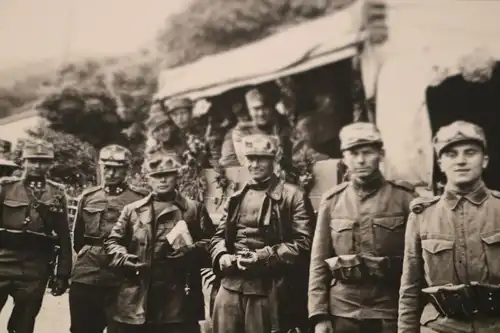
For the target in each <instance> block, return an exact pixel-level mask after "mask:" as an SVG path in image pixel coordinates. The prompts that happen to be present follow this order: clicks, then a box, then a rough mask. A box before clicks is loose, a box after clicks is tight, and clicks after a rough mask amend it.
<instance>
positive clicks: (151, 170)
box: [143, 152, 182, 176]
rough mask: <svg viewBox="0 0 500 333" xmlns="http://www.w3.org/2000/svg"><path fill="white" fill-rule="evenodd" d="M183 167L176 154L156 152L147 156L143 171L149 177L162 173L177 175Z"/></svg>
mask: <svg viewBox="0 0 500 333" xmlns="http://www.w3.org/2000/svg"><path fill="white" fill-rule="evenodd" d="M181 167H182V163H181V161H180V158H179V157H178V156H177V155H175V154H165V153H163V152H154V153H152V154H149V155H147V156H146V158H145V160H144V166H143V169H144V171H145V173H146V174H147V175H148V176H153V175H157V174H162V173H176V172H177V171H179V169H180V168H181Z"/></svg>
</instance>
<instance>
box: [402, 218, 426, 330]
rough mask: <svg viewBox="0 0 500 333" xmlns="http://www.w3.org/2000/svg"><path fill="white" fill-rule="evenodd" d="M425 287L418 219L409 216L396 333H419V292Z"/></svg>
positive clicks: (420, 306)
mask: <svg viewBox="0 0 500 333" xmlns="http://www.w3.org/2000/svg"><path fill="white" fill-rule="evenodd" d="M424 285H425V279H424V268H423V259H422V246H421V240H420V234H419V228H418V217H417V215H415V214H414V213H411V214H410V217H409V219H408V224H407V227H406V235H405V251H404V260H403V274H402V276H401V287H400V290H399V317H398V333H419V332H420V312H421V309H422V304H420V303H421V290H422V288H423V287H424Z"/></svg>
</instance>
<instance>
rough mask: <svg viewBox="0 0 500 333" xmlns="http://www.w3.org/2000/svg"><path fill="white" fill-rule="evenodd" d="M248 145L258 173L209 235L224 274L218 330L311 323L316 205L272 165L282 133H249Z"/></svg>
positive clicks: (258, 330) (264, 332)
mask: <svg viewBox="0 0 500 333" xmlns="http://www.w3.org/2000/svg"><path fill="white" fill-rule="evenodd" d="M243 147H244V151H243V153H244V154H245V156H246V158H247V159H248V162H247V167H248V170H249V172H250V175H251V176H252V181H250V182H249V183H247V184H246V185H245V186H244V187H243V189H242V190H240V191H238V192H236V193H234V194H233V195H232V196H231V197H230V198H229V201H228V203H227V206H226V211H225V215H224V216H223V218H222V220H221V222H220V224H219V225H218V228H217V232H216V234H215V236H214V238H212V241H211V243H210V252H211V256H212V261H213V269H214V272H215V273H216V274H218V275H219V276H221V277H222V281H221V287H220V289H219V291H218V294H217V296H216V299H215V304H214V313H213V331H214V333H226V332H246V333H268V332H288V331H289V330H293V329H295V328H299V329H303V330H305V329H306V327H305V326H306V325H305V323H307V308H306V304H307V301H306V297H307V267H308V263H309V252H310V246H311V238H312V233H313V228H314V225H313V223H314V210H313V207H312V205H311V202H310V201H309V198H308V197H307V196H306V195H305V194H304V193H303V192H302V191H301V190H300V189H299V188H297V187H296V186H293V185H291V184H286V183H284V182H283V181H282V180H280V179H279V178H278V177H277V176H276V175H275V174H274V173H273V170H274V163H275V161H274V159H275V155H276V150H277V148H276V147H277V144H276V140H273V138H272V137H270V136H267V135H263V134H254V135H249V136H247V137H246V138H245V139H244V142H243Z"/></svg>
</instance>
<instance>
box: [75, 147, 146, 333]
mask: <svg viewBox="0 0 500 333" xmlns="http://www.w3.org/2000/svg"><path fill="white" fill-rule="evenodd" d="M131 156H132V154H131V153H130V151H129V150H128V149H126V148H124V147H121V146H118V145H110V146H106V147H104V148H102V149H101V151H100V153H99V164H100V166H101V174H102V177H103V184H102V185H100V186H95V187H92V188H89V189H87V190H85V191H84V192H83V194H82V196H81V198H80V200H79V203H78V208H77V213H76V217H75V222H74V231H73V239H74V244H73V247H74V249H75V252H76V253H77V259H76V263H75V267H74V268H73V272H72V275H71V287H70V290H69V307H70V314H71V332H73V333H102V332H103V331H104V328H106V326H108V329H107V331H108V333H111V332H113V328H112V326H113V325H112V320H111V319H112V308H113V306H114V304H115V302H116V291H117V287H118V285H119V281H120V279H119V277H118V276H117V275H116V274H115V273H114V272H113V271H111V270H110V269H109V268H107V266H108V259H107V254H106V253H105V251H104V248H103V241H104V239H105V238H106V237H107V236H108V235H109V232H110V231H111V228H112V227H113V225H114V224H115V223H116V221H118V217H119V215H120V213H121V211H122V209H123V207H125V205H127V204H129V203H132V202H134V201H137V200H139V199H141V198H143V197H145V196H146V195H147V192H146V191H141V190H139V189H136V188H134V187H132V186H130V185H129V184H127V183H126V181H125V179H126V177H127V173H128V168H129V165H130V159H131Z"/></svg>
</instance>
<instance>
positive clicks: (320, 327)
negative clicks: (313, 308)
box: [314, 320, 334, 333]
mask: <svg viewBox="0 0 500 333" xmlns="http://www.w3.org/2000/svg"><path fill="white" fill-rule="evenodd" d="M314 333H334V332H333V325H332V322H331V320H322V321H320V322H318V323H317V324H316V326H314Z"/></svg>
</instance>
